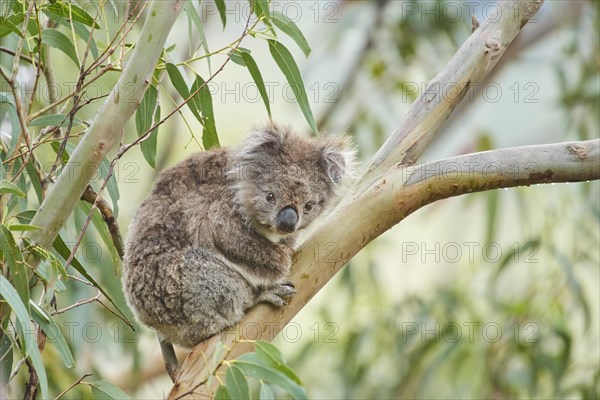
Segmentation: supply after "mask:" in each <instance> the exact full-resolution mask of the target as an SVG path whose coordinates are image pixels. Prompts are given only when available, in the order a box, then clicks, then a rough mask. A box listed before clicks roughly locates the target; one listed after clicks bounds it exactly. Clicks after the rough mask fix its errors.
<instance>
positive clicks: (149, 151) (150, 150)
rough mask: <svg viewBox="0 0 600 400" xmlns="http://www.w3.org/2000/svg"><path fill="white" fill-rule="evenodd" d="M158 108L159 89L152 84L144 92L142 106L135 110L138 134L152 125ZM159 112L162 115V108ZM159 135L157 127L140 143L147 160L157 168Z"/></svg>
mask: <svg viewBox="0 0 600 400" xmlns="http://www.w3.org/2000/svg"><path fill="white" fill-rule="evenodd" d="M157 108H158V90H156V87H155V86H153V85H150V86H148V90H146V93H145V94H144V98H143V99H142V102H141V103H140V106H139V107H138V109H137V110H136V111H135V127H136V129H137V133H138V136H141V135H142V134H143V133H144V132H146V131H147V130H148V129H150V128H151V127H152V124H153V121H154V117H155V114H156V111H157ZM158 112H159V115H160V110H158ZM157 135H158V128H155V129H153V130H152V132H151V133H150V134H149V136H148V137H147V138H146V139H145V140H144V141H143V142H142V143H141V144H140V148H141V150H142V154H143V155H144V158H145V159H146V162H148V164H150V166H151V167H152V168H155V166H156V141H157Z"/></svg>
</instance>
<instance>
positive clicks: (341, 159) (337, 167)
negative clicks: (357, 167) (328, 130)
mask: <svg viewBox="0 0 600 400" xmlns="http://www.w3.org/2000/svg"><path fill="white" fill-rule="evenodd" d="M355 153H356V152H355V150H354V146H353V144H352V142H351V140H350V138H349V137H348V136H345V135H335V136H328V137H327V138H325V139H324V143H323V149H322V162H323V165H324V167H325V171H327V176H328V177H329V179H330V180H331V181H332V182H333V183H334V184H336V185H340V184H341V183H342V181H344V180H345V179H346V178H348V177H350V176H352V175H353V173H354V162H355V161H354V160H355Z"/></svg>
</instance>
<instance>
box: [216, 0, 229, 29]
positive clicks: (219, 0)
mask: <svg viewBox="0 0 600 400" xmlns="http://www.w3.org/2000/svg"><path fill="white" fill-rule="evenodd" d="M215 4H216V6H217V10H219V16H220V17H221V23H223V29H225V24H226V23H227V15H226V11H227V9H226V7H225V0H215Z"/></svg>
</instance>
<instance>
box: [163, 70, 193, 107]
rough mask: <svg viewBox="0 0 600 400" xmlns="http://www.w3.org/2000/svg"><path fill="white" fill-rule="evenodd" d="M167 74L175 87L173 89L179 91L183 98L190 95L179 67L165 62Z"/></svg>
mask: <svg viewBox="0 0 600 400" xmlns="http://www.w3.org/2000/svg"><path fill="white" fill-rule="evenodd" d="M167 74H168V75H169V79H170V80H171V83H172V84H173V86H174V87H175V90H177V92H178V93H179V95H180V96H181V97H182V98H183V99H184V100H185V99H187V98H188V97H190V91H189V90H188V88H187V85H186V83H185V79H183V76H182V75H181V72H179V68H177V66H176V65H175V64H171V63H168V64H167Z"/></svg>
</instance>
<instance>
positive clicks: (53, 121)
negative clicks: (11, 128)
mask: <svg viewBox="0 0 600 400" xmlns="http://www.w3.org/2000/svg"><path fill="white" fill-rule="evenodd" d="M29 125H30V126H44V127H45V126H61V127H63V128H66V127H68V126H69V116H68V115H67V114H51V115H42V116H41V117H37V118H36V119H34V120H33V121H31V122H30V123H29ZM75 125H81V126H86V124H85V123H84V122H83V121H82V120H80V119H79V118H77V117H74V118H73V126H75Z"/></svg>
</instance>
